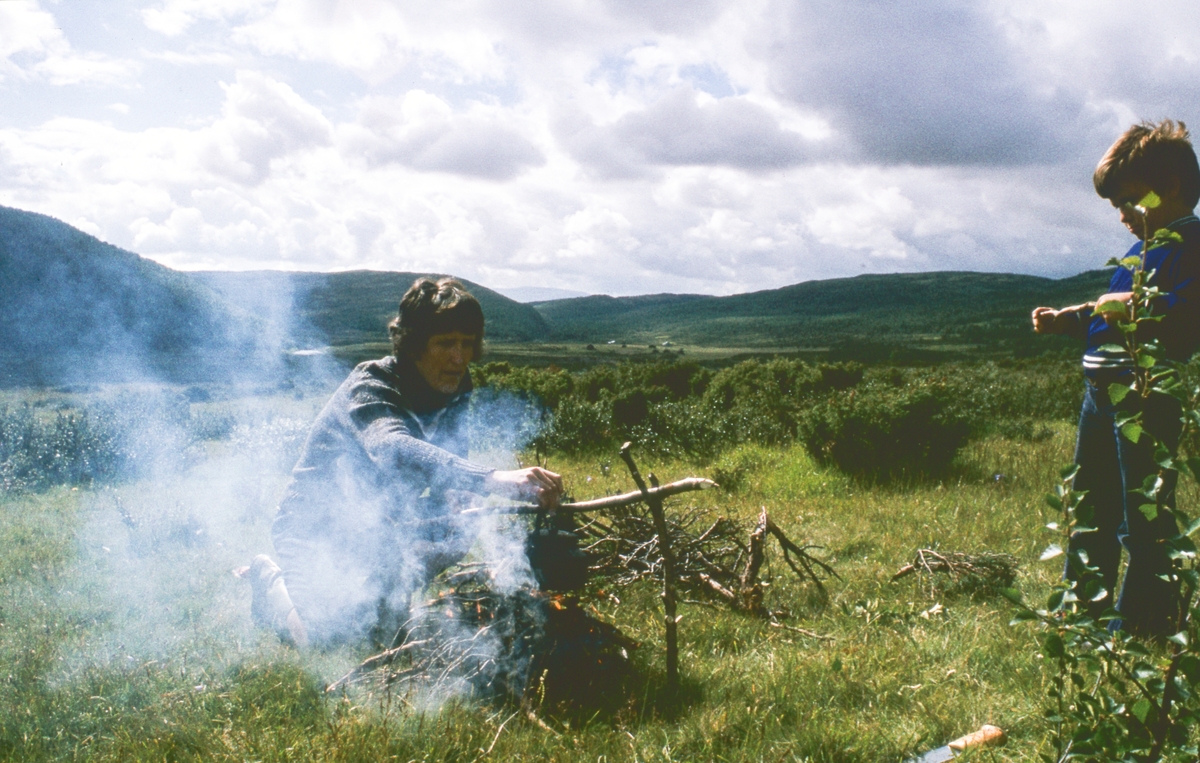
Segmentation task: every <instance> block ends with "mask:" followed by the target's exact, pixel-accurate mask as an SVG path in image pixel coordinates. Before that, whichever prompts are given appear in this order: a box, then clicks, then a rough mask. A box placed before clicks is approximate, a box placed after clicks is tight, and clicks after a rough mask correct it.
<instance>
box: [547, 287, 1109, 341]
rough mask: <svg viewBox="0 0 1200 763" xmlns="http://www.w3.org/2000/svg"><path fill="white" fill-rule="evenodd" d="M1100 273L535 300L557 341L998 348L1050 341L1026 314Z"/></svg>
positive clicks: (1075, 297)
mask: <svg viewBox="0 0 1200 763" xmlns="http://www.w3.org/2000/svg"><path fill="white" fill-rule="evenodd" d="M1108 277H1109V276H1108V274H1107V273H1106V272H1103V271H1090V272H1087V273H1082V274H1080V275H1077V276H1073V277H1071V278H1066V279H1061V280H1054V279H1049V278H1040V277H1037V276H1025V275H1012V274H1003V273H966V272H941V273H915V274H896V275H864V276H857V277H855V278H841V279H831V280H827V281H809V282H806V283H800V284H795V285H792V286H785V287H783V288H781V289H771V290H766V291H758V292H752V293H749V294H737V295H733V296H728V297H707V296H698V295H675V294H656V295H648V296H638V297H607V296H592V297H581V298H576V299H564V300H554V301H550V302H539V303H535V307H537V309H538V311H539V312H541V314H542V316H543V317H544V318H545V319H546V321H547V322H548V323H549V324H550V326H551V328H552V336H553V337H554V338H555V339H557V340H561V341H578V342H596V343H602V342H607V341H610V340H615V341H617V342H627V343H630V344H633V343H639V344H640V343H661V342H662V341H667V340H669V341H671V342H674V343H676V344H691V345H710V346H711V345H721V346H740V347H746V348H758V349H770V348H779V349H783V348H814V349H815V348H831V347H838V346H843V345H846V344H848V343H857V344H860V345H861V344H879V345H882V346H887V345H891V346H895V345H903V346H906V347H925V346H941V347H947V346H951V345H957V344H963V345H970V346H986V347H988V348H989V349H993V350H997V349H1003V348H1006V347H1007V348H1009V349H1015V348H1016V346H1017V345H1020V347H1021V348H1023V349H1024V350H1026V351H1027V350H1030V349H1036V348H1038V347H1042V346H1045V347H1050V346H1053V343H1054V341H1055V340H1054V339H1052V338H1047V337H1034V336H1033V335H1032V333H1031V332H1030V329H1029V314H1030V311H1032V309H1033V308H1034V307H1037V306H1038V305H1063V304H1068V303H1073V302H1080V301H1085V300H1087V299H1092V298H1095V297H1096V296H1098V295H1099V294H1101V293H1103V291H1104V289H1105V286H1106V285H1107V283H1108Z"/></svg>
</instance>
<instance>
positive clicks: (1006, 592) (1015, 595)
mask: <svg viewBox="0 0 1200 763" xmlns="http://www.w3.org/2000/svg"><path fill="white" fill-rule="evenodd" d="M1000 595H1001V596H1003V597H1004V598H1006V599H1008V600H1009V601H1011V602H1013V603H1014V604H1020V603H1021V602H1022V599H1021V592H1020V591H1018V590H1017V589H1015V588H1001V589H1000Z"/></svg>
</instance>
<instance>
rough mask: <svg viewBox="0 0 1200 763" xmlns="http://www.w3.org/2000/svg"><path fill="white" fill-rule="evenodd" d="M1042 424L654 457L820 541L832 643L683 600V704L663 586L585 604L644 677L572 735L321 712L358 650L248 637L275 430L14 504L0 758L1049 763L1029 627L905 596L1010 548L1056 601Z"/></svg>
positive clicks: (395, 708)
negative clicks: (147, 471) (964, 559)
mask: <svg viewBox="0 0 1200 763" xmlns="http://www.w3.org/2000/svg"><path fill="white" fill-rule="evenodd" d="M1036 426H1037V428H1038V431H1040V432H1042V435H1040V436H1038V437H1032V438H1027V437H1024V436H1023V435H1022V434H1021V433H1020V432H1017V433H1015V434H1013V433H1005V432H1001V431H993V432H992V433H990V434H987V433H984V434H981V436H980V438H979V439H976V440H974V441H972V442H969V443H967V444H966V445H965V446H964V447H963V449H962V450H961V451H960V453H959V456H958V458H957V459H956V460H955V461H954V462H953V463H952V464H951V466H950V468H949V469H948V470H947V471H946V472H945V473H944V474H943V475H942V476H941V477H940V478H939V479H936V480H932V481H931V480H929V479H916V478H904V479H900V480H898V481H894V482H892V483H889V484H883V485H879V484H868V483H862V482H859V481H855V480H853V479H851V478H850V477H848V476H846V475H844V474H843V473H842V472H840V471H838V470H836V469H833V468H831V467H828V466H823V465H821V464H820V463H818V462H816V461H814V460H813V459H812V457H811V456H810V455H809V454H808V453H807V451H806V450H805V449H804V448H802V447H800V446H798V445H795V444H791V445H789V444H777V445H760V444H748V445H742V446H738V447H733V448H728V449H725V450H724V451H723V452H722V453H720V454H718V455H717V457H716V460H715V461H714V462H712V465H711V468H709V467H703V466H697V465H696V463H695V462H694V461H693V460H691V459H690V458H685V457H680V458H665V457H663V456H661V455H647V454H645V453H643V452H641V451H639V461H640V462H641V464H642V467H643V469H652V470H653V471H654V472H655V473H656V474H657V475H658V476H659V478H660V479H662V480H663V481H667V480H670V479H674V478H677V477H682V476H687V475H689V474H695V473H697V472H699V473H701V474H705V473H708V474H715V475H717V476H719V477H721V479H722V481H724V482H726V483H727V487H728V489H726V490H722V491H709V492H705V493H699V494H691V495H689V496H685V497H680V498H677V499H673V500H672V501H671V502H669V503H668V506H667V510H668V511H672V510H679V509H680V508H682V507H684V506H694V507H695V508H696V509H697V510H699V511H703V512H706V513H708V514H710V515H711V516H714V517H715V516H718V515H723V516H728V517H732V518H735V519H738V520H741V521H743V522H746V523H749V522H751V521H752V519H753V518H754V517H755V516H756V515H757V513H758V511H759V509H760V507H763V506H766V507H767V509H768V510H769V511H770V512H771V514H772V516H773V517H774V519H775V520H776V522H778V523H779V524H780V525H781V526H782V527H783V528H784V529H785V531H786V532H787V533H788V534H789V535H790V536H791V537H792V538H793V539H795V540H797V541H803V542H808V543H813V544H818V545H820V546H822V547H823V549H824V550H823V551H818V552H816V553H822V554H823V555H824V558H826V559H827V560H829V561H830V562H831V563H832V564H833V565H834V566H835V568H836V569H837V570H838V572H839V574H840V575H841V576H842V581H840V582H838V581H833V582H831V584H830V586H829V593H830V597H829V599H828V601H825V600H822V599H821V597H820V596H817V595H816V594H815V592H814V591H813V590H812V589H811V588H809V587H807V586H805V585H803V584H800V583H798V582H797V581H796V580H795V579H794V578H793V577H792V575H791V572H790V571H789V570H788V569H787V568H786V566H785V565H783V564H782V561H781V559H780V558H779V557H778V556H777V555H774V556H772V560H771V564H770V566H769V568H768V570H767V572H768V574H769V575H770V577H771V578H772V580H773V583H772V585H771V586H770V587H769V588H768V594H767V595H768V604H769V606H771V607H773V608H776V609H786V610H788V611H789V612H790V613H791V615H792V617H791V618H790V619H788V620H787V621H785V622H786V623H787V624H791V625H794V626H797V627H801V628H804V629H807V630H809V631H813V632H816V633H819V634H822V635H825V636H828V637H829V638H830V639H831V640H820V639H814V638H811V637H809V636H807V635H805V634H803V633H801V632H798V631H792V630H788V629H786V628H778V627H772V626H771V625H769V624H767V623H765V622H761V621H758V620H753V619H748V618H746V617H745V616H742V615H738V614H735V613H732V612H728V611H725V610H722V609H716V608H712V607H708V606H702V605H694V604H684V605H683V607H682V609H681V614H682V616H683V619H682V621H681V622H680V633H681V637H682V640H681V665H682V673H683V688H682V690H681V692H680V693H679V694H678V695H670V694H668V693H667V692H665V690H664V688H663V686H662V681H663V676H662V669H663V665H662V654H663V644H662V634H661V617H660V614H659V604H658V600H657V592H656V590H655V589H654V587H653V586H650V585H646V586H641V587H633V588H631V589H629V590H625V591H620V592H618V597H619V600H620V601H619V603H617V601H615V600H613V599H601V600H597V601H596V602H594V606H595V607H596V608H597V609H598V610H599V611H600V613H601V614H602V616H603V617H605V618H606V619H608V620H610V621H612V622H615V623H616V624H617V625H619V627H621V628H622V629H623V630H624V631H625V632H626V633H628V634H629V635H630V636H632V637H633V638H634V639H636V640H637V641H639V642H640V643H641V645H642V646H641V648H640V649H639V650H638V651H637V653H636V655H635V660H636V661H637V664H638V665H639V668H640V670H641V672H642V674H643V675H644V676H645V678H644V681H643V683H642V685H641V687H640V689H639V691H638V693H637V696H635V697H634V698H633V700H632V702H631V703H630V705H629V707H628V708H626V709H625V710H624V711H622V712H619V713H618V714H617V715H616V716H615V717H611V718H597V719H595V720H593V721H591V722H586V723H582V724H580V723H578V722H576V723H575V724H574V725H573V726H572V727H570V728H567V727H563V726H561V725H559V727H558V728H557V733H552V732H548V731H546V730H545V729H544V728H542V727H540V726H539V725H537V724H535V723H533V722H531V721H529V720H527V719H526V718H525V717H524V716H523V715H521V714H520V713H517V712H516V708H508V707H493V706H488V705H479V704H475V703H473V702H471V701H470V700H469V699H460V700H453V701H449V702H448V703H446V704H443V705H438V706H431V705H428V704H421V703H418V698H417V697H415V696H412V695H405V694H400V693H387V692H381V691H371V690H361V689H356V690H353V691H350V692H349V693H346V694H337V695H330V696H327V695H325V694H324V693H323V692H322V691H321V687H322V686H323V685H324V683H325V682H326V681H329V680H331V679H332V678H336V677H337V676H338V675H340V674H341V672H342V671H344V670H345V669H346V668H347V667H348V666H350V665H352V664H354V663H355V661H356V660H358V659H360V658H361V657H363V656H364V653H363V652H362V651H361V650H355V649H349V648H347V649H342V650H335V651H332V652H329V653H317V654H304V655H301V654H297V653H295V652H293V651H291V650H289V649H287V648H285V647H282V646H281V645H280V644H278V642H277V641H276V640H275V637H274V636H272V635H269V634H263V633H260V632H256V631H254V630H253V629H252V627H251V626H250V624H249V601H248V600H249V593H248V591H247V590H246V589H243V588H240V587H239V583H238V582H237V581H236V580H234V579H233V577H232V576H230V575H229V574H228V570H229V569H230V568H231V567H233V566H235V565H236V564H238V563H243V562H245V561H248V559H249V556H250V555H251V554H253V553H257V552H260V551H269V548H270V547H269V541H268V539H267V533H268V527H269V522H270V517H271V512H272V510H273V506H274V502H275V501H276V500H277V499H278V495H279V491H280V490H281V488H282V485H283V482H284V480H285V479H286V467H285V466H283V463H285V462H286V458H282V457H279V455H278V454H277V453H271V452H267V451H268V449H267V444H268V443H269V442H271V441H273V440H274V439H277V438H275V436H274V435H270V434H269V433H267V432H266V430H264V429H258V430H254V429H253V428H251V429H250V430H247V431H246V432H245V437H243V438H241V439H239V436H238V435H237V434H236V432H237V431H238V430H237V429H236V427H235V428H231V429H230V430H229V433H228V434H227V435H224V436H222V437H219V438H211V439H208V440H205V441H201V442H199V443H197V446H198V453H199V456H198V457H197V458H196V459H195V460H193V461H190V462H188V463H186V464H185V465H184V466H183V467H181V468H178V469H175V470H173V471H169V472H166V473H158V474H157V475H156V477H155V479H154V480H148V479H130V480H127V481H125V482H123V483H117V484H112V485H109V486H95V485H93V486H91V487H83V488H81V489H78V490H71V489H69V488H53V489H48V490H45V491H43V492H25V493H13V492H9V493H6V494H5V495H4V496H3V498H2V499H0V548H2V549H3V551H4V553H3V554H0V623H2V625H0V659H2V660H3V664H4V665H5V666H6V667H5V668H4V669H2V670H0V677H2V680H0V760H14V761H17V760H20V761H35V760H95V761H129V760H146V761H150V760H197V761H199V760H205V761H209V760H214V761H245V760H264V761H266V760H272V761H284V760H345V761H358V760H376V759H378V760H389V759H395V760H402V761H407V760H420V761H473V760H516V759H527V760H579V761H585V760H586V761H596V760H605V761H634V760H637V761H668V760H680V761H682V760H729V761H734V760H737V761H741V760H784V761H790V760H795V761H889V762H894V761H897V760H900V759H902V758H904V757H905V756H906V755H908V754H910V753H912V752H915V751H918V750H923V749H927V748H930V747H934V746H937V745H940V744H943V743H945V741H947V740H948V739H950V738H953V737H955V736H958V735H960V734H963V733H966V732H968V731H971V730H973V729H974V728H976V727H978V726H979V725H980V724H982V723H984V722H990V723H995V724H997V725H1000V726H1002V727H1004V728H1005V729H1006V730H1007V731H1008V732H1009V734H1010V737H1011V741H1010V742H1009V744H1008V746H1007V747H1006V748H1002V749H999V750H996V751H990V752H983V753H980V754H977V755H976V756H975V758H976V759H984V760H988V759H990V760H1019V761H1026V760H1030V761H1032V760H1035V759H1036V757H1037V753H1038V752H1039V750H1041V749H1043V747H1044V744H1045V743H1044V738H1045V735H1046V727H1045V724H1044V722H1043V721H1042V720H1041V716H1040V706H1041V696H1042V694H1043V691H1044V687H1043V685H1042V679H1041V672H1040V669H1039V661H1038V658H1037V656H1036V647H1035V646H1034V644H1033V642H1032V634H1030V633H1029V632H1027V631H1025V630H1024V629H1021V628H1011V627H1009V626H1008V624H1007V623H1008V620H1009V617H1010V613H1009V610H1008V605H1007V604H1006V603H1004V602H1002V601H996V600H991V599H987V598H982V599H973V598H971V597H970V596H966V595H964V594H961V593H958V592H955V591H954V590H953V588H951V587H938V586H929V585H924V584H921V583H918V582H916V581H912V580H909V579H905V580H903V581H901V582H898V583H891V582H889V580H890V578H891V575H892V574H893V573H894V572H895V571H896V570H897V569H898V568H899V567H900V566H902V565H903V564H905V563H906V562H907V561H909V560H910V558H911V557H912V555H913V553H914V551H915V550H916V549H917V548H920V547H929V546H936V547H938V548H941V549H943V550H956V551H965V552H978V551H1005V552H1008V553H1012V554H1014V555H1016V556H1017V557H1018V558H1019V559H1020V560H1021V563H1022V568H1021V573H1020V577H1019V585H1020V586H1021V587H1022V588H1023V589H1025V590H1026V592H1027V594H1028V596H1029V597H1030V598H1036V596H1038V595H1040V594H1041V593H1042V592H1043V591H1044V589H1045V588H1046V587H1047V586H1048V584H1049V583H1050V582H1051V581H1052V580H1053V579H1054V578H1055V577H1056V576H1057V570H1056V569H1053V568H1052V567H1047V566H1044V565H1040V564H1039V563H1038V562H1037V561H1036V559H1037V555H1038V552H1039V551H1040V548H1041V546H1042V545H1043V542H1042V541H1043V539H1042V538H1040V537H1039V535H1038V528H1039V527H1040V525H1041V523H1042V520H1043V519H1044V518H1043V510H1042V509H1041V506H1042V502H1041V495H1042V493H1043V492H1044V491H1045V488H1046V486H1047V485H1049V484H1051V483H1052V482H1053V480H1054V476H1055V468H1056V466H1057V465H1058V464H1059V463H1061V462H1063V461H1066V460H1068V459H1069V455H1070V451H1071V441H1070V440H1071V427H1070V425H1069V424H1067V423H1062V422H1056V421H1054V420H1053V419H1049V420H1046V419H1042V420H1038V421H1037V424H1036ZM288 431H289V432H290V431H291V430H290V429H289V430H288ZM255 432H258V434H255ZM260 435H261V436H260ZM243 442H244V443H245V444H239V443H243ZM614 455H615V454H614V453H605V452H600V453H596V454H583V455H575V456H565V455H554V454H551V456H550V462H549V466H550V467H551V468H554V469H556V470H558V471H561V472H563V473H564V475H565V477H566V479H567V483H568V486H569V487H570V489H571V491H572V492H573V494H574V495H575V497H577V498H588V497H593V496H599V495H603V494H606V493H611V492H615V491H624V490H628V489H630V488H631V487H632V485H631V483H630V481H629V479H628V477H627V475H625V474H624V473H623V472H622V471H621V469H620V465H619V462H618V461H616V459H615V458H614ZM614 462H615V463H616V464H617V465H616V466H613V464H614ZM997 475H999V477H997ZM1194 498H1195V496H1185V498H1184V500H1194ZM935 605H941V606H940V608H939V607H937V606H935ZM414 703H417V704H414ZM551 722H552V723H556V722H555V721H554V720H553V719H551Z"/></svg>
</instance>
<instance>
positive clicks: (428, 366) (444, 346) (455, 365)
mask: <svg viewBox="0 0 1200 763" xmlns="http://www.w3.org/2000/svg"><path fill="white" fill-rule="evenodd" d="M474 355H475V335H474V334H464V333H462V332H461V331H451V332H449V333H447V334H434V335H433V336H431V337H429V343H428V344H426V345H425V352H424V353H422V355H421V357H419V358H417V371H419V372H420V373H421V377H422V378H424V379H425V381H426V382H428V383H429V386H430V387H433V388H434V389H435V390H437V391H438V392H441V393H442V394H444V395H449V394H452V393H454V392H456V391H457V390H458V385H459V384H460V383H462V378H463V375H464V374H465V373H466V372H467V364H468V363H470V362H471V360H473V358H474Z"/></svg>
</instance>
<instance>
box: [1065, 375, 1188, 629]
mask: <svg viewBox="0 0 1200 763" xmlns="http://www.w3.org/2000/svg"><path fill="white" fill-rule="evenodd" d="M1111 381H1112V380H1111V379H1109V380H1103V379H1101V380H1099V381H1098V382H1093V381H1091V380H1088V382H1087V383H1086V387H1087V389H1086V391H1085V394H1084V398H1083V408H1082V410H1081V411H1080V414H1079V436H1078V439H1077V440H1076V444H1075V463H1076V464H1078V465H1079V472H1078V473H1077V474H1076V475H1075V481H1074V489H1075V490H1081V491H1082V490H1086V491H1087V497H1086V498H1085V499H1084V502H1085V503H1086V504H1090V505H1091V506H1092V508H1093V509H1094V510H1095V516H1094V521H1093V523H1092V525H1093V526H1094V527H1095V528H1096V532H1090V533H1076V534H1075V536H1073V537H1072V538H1071V543H1070V549H1069V550H1070V551H1071V552H1072V553H1071V554H1068V557H1067V560H1068V561H1067V567H1066V572H1065V575H1066V577H1067V579H1068V580H1073V579H1079V580H1081V581H1082V582H1083V584H1084V585H1081V586H1079V587H1080V588H1081V589H1085V588H1087V587H1088V586H1089V585H1090V586H1092V587H1094V583H1093V582H1092V581H1095V580H1097V579H1098V580H1099V582H1100V584H1101V585H1103V586H1104V589H1105V590H1106V591H1108V592H1109V593H1108V595H1106V596H1105V597H1104V598H1102V599H1100V600H1098V601H1094V602H1090V603H1089V604H1088V610H1089V612H1091V614H1092V615H1093V616H1099V615H1100V614H1101V613H1102V612H1103V611H1104V610H1106V609H1108V608H1109V607H1110V606H1112V598H1111V595H1112V594H1111V592H1112V591H1113V590H1114V589H1115V587H1116V584H1117V570H1118V568H1119V567H1120V563H1121V549H1122V547H1124V549H1125V550H1126V551H1127V552H1129V563H1128V565H1127V567H1126V570H1125V579H1124V581H1123V582H1122V585H1121V592H1120V595H1119V596H1118V597H1117V612H1118V613H1119V614H1120V615H1121V620H1122V621H1123V622H1122V623H1121V626H1120V627H1123V628H1125V629H1126V630H1129V631H1130V632H1133V633H1139V634H1143V635H1170V634H1172V633H1174V631H1175V624H1176V620H1177V617H1178V614H1179V587H1178V585H1177V584H1174V583H1170V582H1168V581H1165V580H1163V579H1162V578H1161V577H1160V576H1161V575H1165V574H1167V573H1169V572H1170V569H1171V563H1170V557H1169V556H1168V553H1167V549H1166V548H1165V547H1164V545H1163V543H1162V541H1163V539H1165V538H1169V537H1171V536H1172V535H1174V534H1175V532H1176V524H1175V518H1174V516H1173V515H1171V514H1169V513H1167V512H1159V513H1158V516H1156V517H1155V518H1154V519H1153V520H1149V519H1147V518H1146V516H1145V515H1144V514H1143V513H1142V512H1141V511H1140V510H1139V508H1138V507H1139V506H1141V505H1143V504H1145V503H1148V502H1149V501H1147V499H1146V498H1145V497H1144V496H1142V495H1140V494H1138V493H1130V492H1129V491H1131V490H1140V489H1141V488H1142V484H1143V481H1144V480H1145V479H1146V477H1147V476H1148V475H1151V474H1156V473H1157V472H1158V471H1159V466H1158V464H1157V463H1155V461H1154V445H1153V444H1152V442H1151V438H1149V437H1146V436H1145V435H1143V436H1142V438H1141V439H1140V441H1139V442H1138V443H1136V444H1135V443H1133V442H1131V441H1130V440H1129V439H1127V438H1126V437H1124V436H1122V435H1121V434H1120V432H1119V431H1118V429H1117V427H1116V424H1115V418H1116V416H1117V413H1118V412H1117V411H1116V409H1115V407H1114V406H1113V404H1112V402H1111V401H1110V400H1109V396H1108V391H1107V387H1108V384H1109V383H1111ZM1132 398H1133V395H1132V394H1131V395H1130V399H1131V400H1130V401H1131V402H1134V403H1136V402H1138V401H1134V400H1132ZM1140 402H1141V405H1142V406H1143V422H1144V427H1145V429H1146V431H1148V432H1151V433H1152V434H1153V435H1154V437H1155V438H1157V439H1158V441H1159V442H1160V443H1162V444H1163V445H1165V446H1166V447H1167V448H1169V449H1170V450H1171V452H1172V453H1174V452H1175V450H1176V448H1177V447H1178V445H1179V435H1180V431H1181V428H1182V423H1181V421H1180V416H1181V408H1180V405H1179V402H1178V401H1177V400H1175V399H1174V398H1171V397H1168V396H1167V395H1162V394H1154V395H1151V396H1150V397H1149V398H1147V399H1145V400H1143V401H1140ZM1122 407H1123V408H1125V407H1127V406H1122ZM1176 481H1177V474H1176V473H1175V472H1168V473H1166V474H1165V475H1164V483H1163V485H1162V487H1161V488H1160V495H1161V497H1162V500H1161V503H1160V505H1162V506H1166V507H1167V508H1170V509H1174V507H1175V483H1176ZM1077 550H1083V551H1085V552H1086V553H1087V558H1088V560H1089V562H1090V563H1091V564H1092V565H1094V566H1095V567H1097V568H1098V572H1097V573H1095V574H1090V573H1085V572H1083V571H1081V570H1077V569H1073V567H1072V561H1071V560H1072V559H1074V554H1073V552H1075V551H1077ZM1081 598H1086V597H1084V596H1081Z"/></svg>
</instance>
